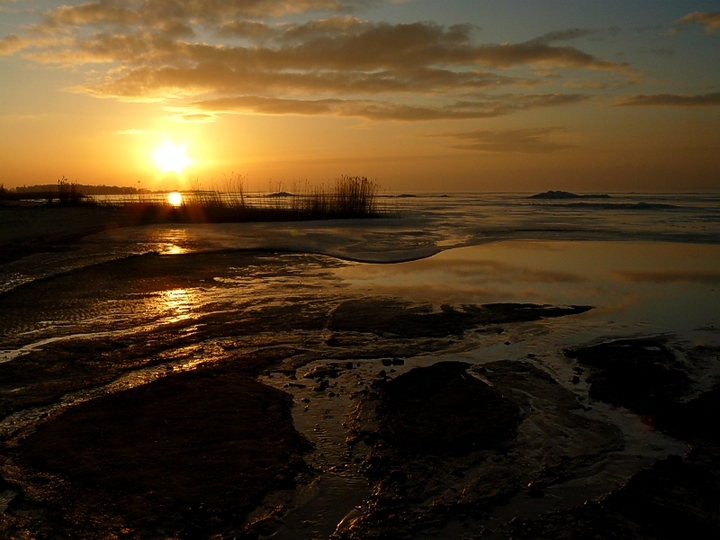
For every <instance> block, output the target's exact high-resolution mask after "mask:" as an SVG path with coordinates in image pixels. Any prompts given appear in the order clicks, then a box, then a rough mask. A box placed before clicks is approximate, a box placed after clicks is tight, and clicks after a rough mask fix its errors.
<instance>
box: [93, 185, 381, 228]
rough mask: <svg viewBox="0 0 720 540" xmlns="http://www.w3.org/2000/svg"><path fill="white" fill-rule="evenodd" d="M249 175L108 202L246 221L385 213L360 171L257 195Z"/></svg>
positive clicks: (195, 219)
mask: <svg viewBox="0 0 720 540" xmlns="http://www.w3.org/2000/svg"><path fill="white" fill-rule="evenodd" d="M245 184H246V178H245V177H242V176H239V175H236V176H234V177H232V178H231V179H229V180H227V179H226V181H225V186H224V188H225V189H224V190H217V189H210V190H202V189H200V186H199V184H197V185H196V186H195V187H196V189H194V190H193V191H190V192H185V193H183V194H182V197H183V200H182V204H180V205H179V206H172V205H171V204H170V203H169V202H166V201H138V202H121V203H113V202H106V203H105V204H108V205H113V206H118V205H119V206H121V207H122V208H123V209H125V210H126V211H127V212H129V213H130V214H131V215H133V216H135V217H136V218H137V219H138V220H139V221H142V222H180V223H221V222H242V221H298V220H320V219H348V218H367V217H376V216H379V215H380V212H379V211H378V209H377V202H376V194H377V190H378V186H377V183H376V182H373V181H370V180H368V179H367V178H365V177H360V176H354V177H351V176H342V177H340V178H339V179H337V180H336V181H335V183H334V185H333V187H332V188H331V189H327V188H325V187H324V186H322V187H317V186H313V187H311V186H310V185H309V184H308V183H307V182H306V183H305V185H304V187H303V188H302V189H300V190H296V191H295V192H293V193H291V192H286V191H283V190H282V185H280V186H278V187H279V188H280V189H279V190H278V191H274V192H271V193H267V194H264V195H260V196H255V197H251V196H249V195H247V194H246V191H245Z"/></svg>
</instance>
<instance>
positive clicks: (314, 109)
mask: <svg viewBox="0 0 720 540" xmlns="http://www.w3.org/2000/svg"><path fill="white" fill-rule="evenodd" d="M585 99H587V97H586V96H583V95H577V94H574V95H563V94H560V95H557V94H548V95H528V96H511V95H505V96H502V98H492V97H491V96H488V97H487V99H485V100H475V101H456V102H454V103H449V104H446V105H434V106H433V105H411V104H397V103H392V102H387V101H376V100H348V99H321V100H299V99H278V98H268V97H261V96H240V97H231V98H221V99H215V100H207V101H200V102H196V103H193V104H192V105H191V107H192V108H193V109H195V110H206V111H212V112H213V113H215V114H221V113H246V114H248V113H249V114H269V115H281V114H294V115H325V116H339V117H356V118H364V119H366V120H374V121H379V120H394V121H405V122H413V121H415V122H416V121H423V120H464V119H474V118H494V117H497V116H502V115H506V114H511V113H513V112H518V111H524V110H530V109H538V108H544V107H552V106H558V105H568V104H572V103H578V102H581V101H583V100H585Z"/></svg>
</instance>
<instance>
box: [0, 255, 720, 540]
mask: <svg viewBox="0 0 720 540" xmlns="http://www.w3.org/2000/svg"><path fill="white" fill-rule="evenodd" d="M343 264H344V263H342V262H341V261H338V260H337V259H333V258H331V257H325V256H321V255H302V254H282V253H272V252H252V251H246V252H237V251H226V252H215V253H204V254H185V255H166V256H159V255H157V254H154V255H153V254H150V255H142V256H136V257H132V258H127V259H123V260H120V261H110V262H106V263H103V264H98V265H93V266H89V267H87V268H84V269H81V270H76V271H72V272H68V273H65V274H62V275H56V276H52V277H48V278H46V279H44V280H40V281H35V282H32V283H29V284H26V285H24V286H21V287H18V288H16V289H14V290H12V291H10V292H7V293H5V294H2V295H0V311H1V312H2V314H3V316H2V321H1V322H0V336H2V338H1V340H2V341H1V343H2V347H0V348H1V349H2V353H0V360H2V362H0V414H1V416H2V419H0V435H1V436H2V446H1V447H0V478H1V480H0V510H2V514H0V536H3V537H7V538H29V537H35V538H88V539H90V538H93V539H94V538H263V537H273V538H327V537H328V536H330V535H333V537H334V538H353V539H355V538H357V539H360V538H458V539H460V538H478V537H482V538H598V537H599V538H678V537H684V536H692V537H696V538H714V537H716V536H717V533H718V532H720V517H719V516H718V514H717V508H718V502H720V489H719V488H718V485H719V484H718V481H719V480H720V468H719V467H718V465H717V463H720V451H719V447H720V445H719V442H718V430H717V429H716V427H715V422H714V419H715V418H716V417H717V413H718V412H720V411H719V409H720V401H718V400H719V399H720V390H718V385H717V383H716V382H714V379H712V377H708V376H707V373H712V372H714V371H713V370H714V367H713V366H716V365H717V362H718V356H719V355H720V350H718V349H717V348H713V347H708V346H700V345H692V344H688V343H684V342H682V341H679V340H675V339H673V338H672V337H668V336H665V337H663V336H654V337H637V336H630V337H625V338H617V337H611V336H608V337H606V338H604V339H601V340H597V341H593V342H592V343H585V344H582V345H579V346H577V347H572V348H568V349H567V350H565V351H562V354H563V355H564V358H565V362H566V370H567V371H568V372H569V373H572V374H573V375H572V377H566V378H563V379H561V378H559V376H558V374H557V373H551V372H548V371H547V370H546V369H544V367H543V364H542V363H540V362H538V361H537V358H538V357H541V356H543V355H544V354H546V353H547V352H548V351H543V350H537V351H535V352H534V353H532V354H527V355H526V356H524V357H521V358H518V357H516V356H511V355H508V358H505V359H501V360H495V359H492V358H488V359H487V360H486V361H481V362H477V361H473V362H468V361H467V358H468V357H469V356H470V355H471V353H472V354H474V353H473V351H474V350H475V348H476V347H477V344H476V343H477V340H482V341H483V343H486V344H491V345H492V346H493V347H494V348H498V347H500V348H502V347H507V348H508V349H510V345H511V344H512V343H514V342H517V341H521V340H523V339H527V336H530V335H533V333H537V332H541V331H542V329H543V325H545V324H550V323H551V321H553V320H555V319H558V318H560V319H562V320H567V321H568V322H569V324H571V321H573V320H574V319H575V318H581V317H582V316H583V315H584V314H587V313H592V311H588V310H589V309H590V306H552V305H540V304H533V303H492V304H452V305H450V304H447V305H433V304H426V303H422V302H414V301H405V300H401V299H398V298H396V297H391V296H373V295H368V294H367V293H361V292H358V291H354V290H353V289H352V288H348V286H347V284H346V283H345V282H343V281H342V280H338V279H337V278H336V277H335V274H334V269H336V268H340V267H342V266H343ZM560 319H558V320H560ZM609 419H614V421H610V420H609ZM586 501H590V502H588V503H586Z"/></svg>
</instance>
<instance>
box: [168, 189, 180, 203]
mask: <svg viewBox="0 0 720 540" xmlns="http://www.w3.org/2000/svg"><path fill="white" fill-rule="evenodd" d="M167 200H168V202H169V203H170V205H171V206H181V205H182V203H183V197H182V194H180V193H178V192H177V191H173V192H171V193H168V196H167Z"/></svg>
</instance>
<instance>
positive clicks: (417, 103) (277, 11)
mask: <svg viewBox="0 0 720 540" xmlns="http://www.w3.org/2000/svg"><path fill="white" fill-rule="evenodd" d="M373 1H374V0H293V1H290V0H243V1H241V0H232V1H227V0H205V1H200V0H186V1H182V2H179V1H177V0H153V1H139V0H136V1H130V2H114V1H95V2H86V3H82V4H79V5H75V6H69V5H66V6H61V7H58V8H56V9H53V10H51V11H49V12H48V13H46V14H45V15H44V16H43V18H42V20H41V21H40V22H39V23H38V24H36V25H35V26H33V27H32V28H31V29H30V30H29V33H30V35H33V36H34V37H33V38H23V37H18V36H16V35H11V36H7V37H6V38H4V39H3V40H2V41H0V54H6V55H7V54H15V53H18V52H20V51H24V52H23V53H22V54H24V56H25V57H26V58H30V59H32V60H34V61H37V62H42V63H56V64H61V65H66V66H72V67H76V66H81V65H83V64H90V63H92V64H103V63H105V64H108V67H107V69H106V70H105V72H103V71H102V70H101V69H98V70H97V71H95V72H94V74H93V76H94V77H95V78H94V80H92V82H89V83H87V84H84V85H82V86H77V87H75V88H73V89H72V90H74V91H76V92H85V93H89V94H91V95H94V96H97V97H114V98H117V99H122V100H131V101H166V102H169V101H175V103H172V105H178V103H176V102H177V100H188V99H192V100H193V101H195V102H196V103H194V104H192V105H191V108H192V109H193V110H195V111H196V110H197V109H202V111H200V113H197V114H200V116H197V115H196V112H193V111H185V112H183V113H182V114H181V116H179V117H178V119H180V120H183V121H212V120H214V119H215V117H214V116H211V117H208V116H207V115H206V113H207V111H208V110H209V111H211V112H212V113H213V114H216V113H221V112H238V111H242V112H250V113H257V114H327V115H335V116H349V117H359V118H366V119H372V120H405V121H416V120H434V119H466V118H488V117H493V116H499V115H502V114H509V113H513V112H518V111H522V110H529V109H534V108H539V107H550V106H557V105H565V104H568V103H576V102H578V101H581V100H583V99H586V96H583V95H579V94H533V95H524V94H514V93H512V92H508V91H507V90H505V92H504V93H502V94H498V95H494V96H491V95H486V94H481V93H482V92H491V91H495V90H498V89H500V88H508V87H523V88H527V87H530V86H533V85H538V84H545V83H546V82H547V78H546V77H543V76H542V75H539V73H540V72H542V71H543V70H545V71H547V70H549V69H550V70H553V71H556V70H563V69H572V70H574V71H577V70H594V71H598V70H600V71H606V72H611V73H621V74H628V73H630V72H631V68H630V66H628V65H627V64H619V63H615V62H611V61H609V60H603V59H600V58H597V57H595V56H594V55H591V54H588V53H586V52H583V51H581V50H579V49H577V48H575V47H573V46H570V45H567V44H560V45H558V42H566V41H570V40H574V39H578V38H582V37H588V36H592V35H595V34H597V32H593V31H589V30H582V29H568V30H561V31H556V32H551V33H548V34H545V35H544V36H541V37H539V38H537V39H535V40H531V41H527V42H524V43H517V44H512V43H508V44H477V43H476V42H475V36H474V34H475V32H476V30H477V28H476V27H474V26H472V25H468V24H462V25H454V26H443V25H440V24H435V23H431V22H414V23H408V24H390V23H387V22H369V21H364V20H361V19H359V18H357V17H354V16H350V15H348V13H350V12H353V11H356V10H358V9H360V8H362V7H365V6H367V5H370V4H372V3H373ZM319 11H324V12H331V13H333V12H334V14H333V15H332V16H329V17H326V18H320V19H311V20H307V21H304V22H302V23H291V22H275V23H274V24H271V22H269V21H267V20H257V19H258V18H263V19H269V18H272V17H279V16H284V15H288V14H296V13H309V12H319ZM199 35H202V36H203V40H200V39H199ZM43 39H44V40H45V41H44V42H42V43H41V41H40V40H43ZM525 66H530V67H532V68H533V70H534V72H535V73H534V74H531V75H528V74H527V73H528V70H518V71H517V72H511V71H510V70H511V69H514V68H523V67H525ZM518 73H522V75H518ZM556 76H558V77H559V75H557V74H556ZM574 76H575V77H577V74H576V73H575V74H574ZM216 107H217V108H219V109H218V110H216V109H215V108H216ZM281 111H282V112H281ZM183 115H189V116H183Z"/></svg>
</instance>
